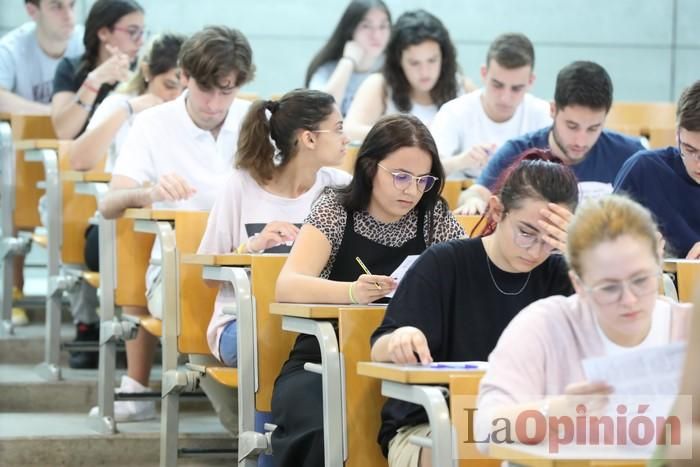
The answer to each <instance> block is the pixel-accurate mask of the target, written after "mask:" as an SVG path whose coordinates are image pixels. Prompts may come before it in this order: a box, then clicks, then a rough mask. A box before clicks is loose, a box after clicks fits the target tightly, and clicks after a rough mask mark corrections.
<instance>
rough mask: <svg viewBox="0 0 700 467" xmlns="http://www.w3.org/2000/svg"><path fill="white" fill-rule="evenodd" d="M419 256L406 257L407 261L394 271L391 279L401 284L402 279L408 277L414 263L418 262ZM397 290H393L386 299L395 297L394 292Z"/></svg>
mask: <svg viewBox="0 0 700 467" xmlns="http://www.w3.org/2000/svg"><path fill="white" fill-rule="evenodd" d="M418 256H419V255H408V256H406V259H404V260H403V262H402V263H401V264H399V267H398V268H396V270H394V272H392V273H391V277H393V278H394V279H396V282H398V283H400V282H401V279H403V276H405V275H406V271H408V269H409V268H410V267H411V265H412V264H413V263H415V262H416V260H417V259H418ZM395 291H396V289H394V290H392V291H391V292H389V293H388V294H386V295H385V297H389V298H392V297H393V296H394V292H395Z"/></svg>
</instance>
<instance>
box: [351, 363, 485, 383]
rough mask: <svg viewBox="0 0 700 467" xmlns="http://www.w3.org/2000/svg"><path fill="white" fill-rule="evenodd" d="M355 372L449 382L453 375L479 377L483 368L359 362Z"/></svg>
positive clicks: (400, 380) (395, 379)
mask: <svg viewBox="0 0 700 467" xmlns="http://www.w3.org/2000/svg"><path fill="white" fill-rule="evenodd" d="M357 373H358V374H360V375H363V376H369V377H370V378H377V379H381V380H383V381H393V382H395V383H403V384H450V377H451V376H454V375H459V376H465V375H466V376H471V375H473V376H474V377H475V378H477V379H481V377H482V376H483V375H484V370H472V369H464V370H460V369H455V368H428V367H424V366H421V365H397V364H395V363H377V362H360V363H358V364H357Z"/></svg>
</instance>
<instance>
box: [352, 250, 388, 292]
mask: <svg viewBox="0 0 700 467" xmlns="http://www.w3.org/2000/svg"><path fill="white" fill-rule="evenodd" d="M355 261H357V264H359V265H360V267H361V268H362V270H363V271H364V272H365V274H367V275H368V276H371V275H372V273H371V272H369V269H367V266H365V263H363V262H362V260H361V259H360V257H359V256H355ZM374 286H375V287H376V288H377V290H381V289H382V287H381V286H380V285H379V284H377V283H376V282H375V283H374Z"/></svg>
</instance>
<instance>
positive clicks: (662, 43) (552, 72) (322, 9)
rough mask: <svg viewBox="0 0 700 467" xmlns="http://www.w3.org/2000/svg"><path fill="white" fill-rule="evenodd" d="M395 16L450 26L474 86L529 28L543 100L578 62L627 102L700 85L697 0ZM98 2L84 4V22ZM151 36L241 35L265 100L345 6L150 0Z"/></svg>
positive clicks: (504, 2) (9, 8)
mask: <svg viewBox="0 0 700 467" xmlns="http://www.w3.org/2000/svg"><path fill="white" fill-rule="evenodd" d="M386 1H387V4H388V5H389V7H390V9H391V11H392V14H393V15H394V17H397V16H398V15H399V14H401V12H403V11H406V10H409V9H414V8H425V9H427V10H429V11H431V12H432V13H433V14H435V15H436V16H438V17H439V18H441V19H442V20H443V22H444V23H445V24H446V26H447V27H448V29H449V30H450V33H451V35H452V39H453V41H454V42H455V44H456V46H457V49H458V54H459V55H458V58H459V62H460V65H461V66H462V69H463V70H464V71H465V72H466V73H467V74H468V75H469V76H471V77H472V79H474V80H475V81H477V82H478V80H479V67H480V65H481V64H482V62H483V60H484V55H485V53H486V48H487V47H488V44H489V42H490V41H491V40H492V39H493V38H494V37H495V36H496V35H498V34H499V33H501V32H506V31H521V32H524V33H525V34H527V35H528V36H529V37H530V38H531V39H532V41H533V42H534V44H535V48H536V54H537V63H536V73H537V80H536V83H535V87H534V93H535V94H537V95H539V96H541V97H544V98H551V96H552V94H553V91H554V81H555V77H556V73H557V71H558V70H559V69H560V68H561V67H562V66H564V65H566V64H567V63H569V62H571V61H573V60H578V59H589V60H594V61H597V62H599V63H600V64H602V65H603V66H605V67H606V69H607V70H608V71H609V72H610V74H611V75H612V77H613V81H614V83H615V98H616V99H618V100H635V101H663V100H675V99H676V98H677V97H678V95H679V94H680V91H681V90H682V89H683V88H684V87H685V86H687V85H688V84H690V83H691V82H693V81H694V80H696V79H700V67H698V66H697V65H696V62H697V60H698V58H700V28H699V27H698V18H700V1H698V0H585V1H582V0H568V1H565V0H386ZM90 4H91V1H90V0H77V5H78V9H79V14H80V17H81V18H84V12H85V11H86V8H87V7H89V5H90ZM141 4H142V5H143V6H144V7H145V9H146V23H147V26H148V28H149V29H150V30H151V31H154V32H157V31H161V30H172V31H177V32H183V33H191V32H193V31H196V30H197V29H199V28H201V27H202V26H204V25H207V24H218V23H223V24H226V25H229V26H233V27H237V28H239V29H241V30H242V31H243V32H244V33H245V34H246V35H247V36H248V38H249V39H250V41H251V44H252V46H253V50H254V57H255V62H256V64H257V66H258V74H257V78H256V80H255V81H254V82H253V83H251V84H249V85H248V86H247V87H246V91H248V92H256V93H259V94H260V95H262V96H268V95H270V94H276V93H281V92H284V91H286V90H289V89H291V88H294V87H298V86H301V85H302V84H303V77H304V73H305V70H306V66H307V65H308V63H309V61H310V59H311V57H312V56H313V54H314V53H315V52H316V51H317V50H318V49H319V48H320V47H321V45H322V44H323V42H324V40H325V39H326V38H327V37H328V35H329V34H330V32H331V30H332V29H333V27H334V26H335V24H336V22H337V20H338V17H339V16H340V13H341V12H342V10H343V8H344V6H345V4H346V1H343V0H325V1H318V0H257V1H249V0H199V1H195V0H141ZM23 5H24V2H23V1H22V0H0V33H4V32H6V31H8V30H9V29H12V28H13V27H15V26H17V25H19V24H21V23H22V22H23V21H25V19H26V14H25V12H24V6H23Z"/></svg>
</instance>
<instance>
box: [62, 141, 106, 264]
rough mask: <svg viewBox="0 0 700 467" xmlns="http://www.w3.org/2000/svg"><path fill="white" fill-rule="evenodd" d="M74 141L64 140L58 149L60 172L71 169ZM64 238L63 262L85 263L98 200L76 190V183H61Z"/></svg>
mask: <svg viewBox="0 0 700 467" xmlns="http://www.w3.org/2000/svg"><path fill="white" fill-rule="evenodd" d="M71 149H72V141H62V142H61V144H60V146H59V149H58V164H59V173H60V172H65V171H68V170H71V168H70V151H71ZM61 204H62V207H61V213H62V216H61V217H62V218H63V219H62V220H63V224H62V226H61V227H62V229H63V234H62V239H63V242H62V244H61V246H60V249H61V262H62V263H63V264H84V262H85V259H84V258H85V254H84V250H85V230H86V229H87V227H88V224H89V220H90V218H91V217H93V216H94V214H95V211H97V201H96V200H95V198H94V197H93V196H87V195H80V194H77V193H76V192H75V183H74V182H68V181H64V182H62V183H61Z"/></svg>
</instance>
